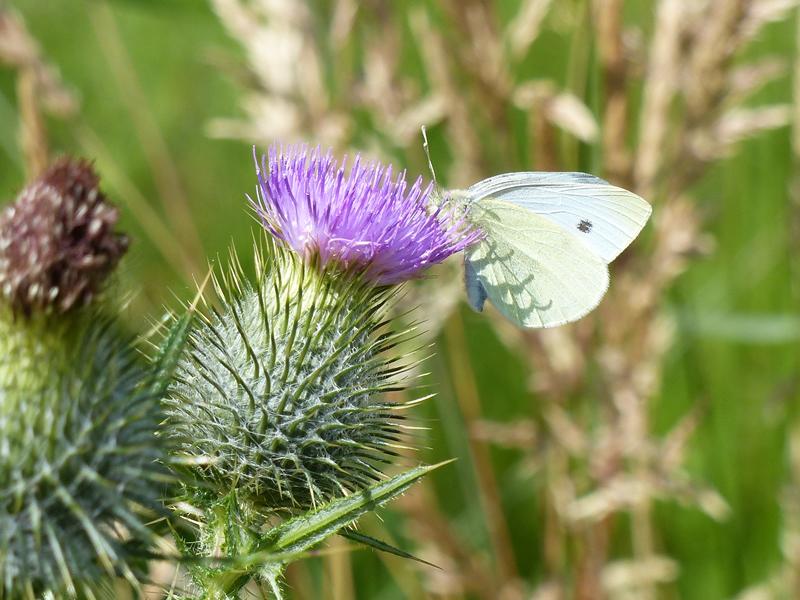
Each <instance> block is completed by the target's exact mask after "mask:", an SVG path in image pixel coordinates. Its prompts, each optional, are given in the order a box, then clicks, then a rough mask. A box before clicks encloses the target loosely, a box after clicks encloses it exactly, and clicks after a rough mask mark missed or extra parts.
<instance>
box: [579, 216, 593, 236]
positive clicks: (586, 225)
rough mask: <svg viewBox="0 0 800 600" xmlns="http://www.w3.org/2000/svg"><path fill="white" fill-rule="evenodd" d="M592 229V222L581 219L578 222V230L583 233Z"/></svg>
mask: <svg viewBox="0 0 800 600" xmlns="http://www.w3.org/2000/svg"><path fill="white" fill-rule="evenodd" d="M591 230H592V222H591V221H587V220H586V219H583V220H582V221H581V222H580V223H578V231H582V232H583V233H589V232H590V231H591Z"/></svg>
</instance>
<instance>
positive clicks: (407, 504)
mask: <svg viewBox="0 0 800 600" xmlns="http://www.w3.org/2000/svg"><path fill="white" fill-rule="evenodd" d="M780 4H781V3H771V4H770V3H768V2H755V1H752V2H737V1H736V0H726V1H721V0H715V1H710V2H708V3H705V4H703V3H694V2H689V1H688V0H686V1H681V0H665V1H662V2H655V1H650V0H647V1H641V2H639V1H638V0H637V1H629V2H616V1H611V2H607V3H604V2H602V1H601V2H595V3H590V2H588V1H586V0H558V1H557V2H552V3H551V2H541V1H540V2H536V1H533V2H530V1H524V2H523V1H520V0H507V1H505V0H504V1H497V2H481V1H476V0H468V1H464V2H459V1H456V0H442V1H441V2H440V1H437V0H397V1H391V0H385V1H381V0H370V1H365V2H337V1H333V0H329V1H320V2H314V1H309V2H301V1H300V0H295V1H292V0H285V1H283V2H282V1H280V0H274V1H271V2H270V1H266V0H264V1H261V2H241V1H234V0H230V1H223V0H219V1H216V2H212V3H206V2H202V1H201V0H116V1H113V2H105V1H99V0H97V1H89V0H74V1H67V0H60V1H59V0H56V1H52V2H50V1H48V2H44V1H40V0H14V1H13V2H11V3H10V5H9V6H12V7H13V8H14V9H15V10H16V11H18V14H19V15H20V16H21V17H22V19H23V20H24V23H25V25H26V26H27V29H28V31H29V33H30V35H31V36H32V38H33V39H35V40H36V42H37V43H38V44H39V46H40V48H41V52H40V53H39V54H38V57H39V58H40V59H41V60H42V61H43V62H44V63H47V64H49V65H52V66H53V67H54V68H56V69H57V70H58V73H60V80H61V81H62V82H63V86H64V89H65V90H66V92H65V93H68V94H71V95H72V98H73V100H74V103H75V104H74V106H72V107H67V108H66V109H64V108H63V107H62V109H60V110H51V109H50V108H48V107H47V106H46V104H47V102H46V101H44V100H42V98H43V97H44V95H43V94H39V93H37V94H35V96H36V97H38V98H39V99H40V100H42V106H40V108H41V109H42V110H43V112H44V114H45V124H46V132H47V139H48V143H49V147H50V152H51V154H52V155H57V154H61V153H67V154H77V155H82V156H86V157H88V158H91V159H93V160H94V161H95V162H96V166H97V168H98V170H99V172H100V173H101V176H102V177H103V179H104V186H105V189H106V191H107V192H108V194H109V196H110V197H111V198H112V199H114V200H115V201H116V202H117V203H118V205H119V206H120V207H121V212H122V227H123V228H124V229H125V230H127V231H129V232H130V233H131V235H132V237H133V240H134V244H133V246H132V250H131V252H130V254H129V256H128V257H127V259H126V262H125V263H124V266H123V269H122V275H121V277H120V279H121V281H120V282H119V285H118V290H119V294H120V297H121V299H122V298H130V306H129V308H128V309H127V312H126V314H127V316H128V319H129V322H130V323H131V327H132V328H134V329H139V330H144V329H146V327H147V324H148V322H149V321H148V320H147V319H152V318H157V317H158V316H159V315H160V314H161V312H162V311H163V307H164V306H165V305H167V306H175V305H176V299H175V296H177V297H178V298H184V299H185V298H187V297H189V296H191V295H192V293H193V290H194V284H193V283H192V281H193V278H194V279H202V277H203V276H204V275H205V272H206V264H207V261H208V260H212V261H213V260H215V257H217V256H224V255H225V253H226V252H227V248H228V247H229V245H230V244H234V245H235V246H236V247H237V248H238V249H239V250H240V254H242V255H244V256H246V255H247V250H248V247H249V244H250V236H251V233H250V232H251V230H252V229H253V226H254V222H253V220H252V218H251V216H250V215H249V214H248V211H247V209H246V202H245V199H244V194H245V193H248V192H251V191H252V190H253V188H254V185H255V178H254V172H253V165H252V156H251V144H252V143H256V144H257V145H258V147H259V149H260V150H261V149H265V148H266V146H267V145H268V144H269V143H271V142H273V141H275V140H276V139H281V140H283V139H288V140H297V139H302V140H307V141H308V142H309V143H311V144H316V143H323V144H330V145H334V146H335V147H336V148H337V151H340V152H342V153H343V152H345V151H346V150H348V149H357V150H362V151H365V152H367V153H369V154H370V155H375V156H379V157H381V158H384V159H386V160H391V161H393V162H394V163H395V164H397V165H399V166H403V167H407V168H408V169H409V171H410V172H411V173H412V174H414V175H416V174H417V173H420V174H427V165H426V162H425V158H424V155H423V153H422V149H421V140H420V136H419V134H418V126H419V125H421V124H427V125H428V126H429V131H430V140H431V146H432V154H433V162H434V165H435V166H436V168H437V175H438V176H439V180H440V183H443V184H445V185H450V186H465V185H469V184H470V183H472V182H474V181H476V180H478V179H480V178H481V177H486V176H489V175H491V174H494V173H498V172H503V171H511V170H531V169H535V168H541V169H559V170H585V171H591V172H595V173H598V174H604V175H605V176H607V177H609V178H610V179H612V180H613V181H617V182H619V183H620V184H622V185H626V187H630V188H633V189H636V190H637V191H640V193H643V194H645V195H646V196H647V199H648V200H650V201H651V202H653V204H654V221H653V224H651V225H650V226H648V228H647V230H646V232H645V234H644V235H643V237H642V239H640V240H639V241H638V242H637V243H636V244H634V248H633V249H632V250H631V252H629V253H627V254H626V255H625V256H624V257H623V259H622V260H620V261H619V263H620V264H619V265H618V266H617V265H615V268H614V269H612V273H613V275H614V277H612V293H611V294H610V295H609V297H607V298H606V300H605V301H604V303H603V306H602V307H601V309H600V310H599V311H598V313H597V314H596V315H594V316H593V317H591V318H590V319H588V320H586V321H585V322H582V323H581V324H578V325H576V326H571V327H568V328H565V330H563V331H561V330H560V331H559V332H545V333H540V332H532V333H525V334H522V333H519V332H515V331H513V330H511V329H509V327H508V326H506V325H504V324H503V323H502V322H501V321H500V319H499V318H498V317H497V316H496V315H491V314H490V315H488V316H484V315H476V314H473V313H471V312H469V311H468V310H466V309H465V308H464V306H463V299H462V295H461V292H460V290H459V282H458V264H457V261H454V263H453V264H451V265H445V266H444V267H442V268H441V269H439V270H437V271H436V276H435V277H431V278H427V279H425V280H423V281H421V282H418V283H416V284H414V285H413V286H411V290H410V292H409V296H410V301H412V302H416V303H417V304H420V305H421V306H422V309H421V310H420V311H419V312H418V316H420V317H421V318H424V319H426V320H428V321H429V323H430V325H429V329H430V335H431V339H432V341H434V342H435V350H436V356H435V357H434V358H432V359H429V360H428V361H427V362H426V364H425V365H424V367H425V368H424V370H425V371H429V372H430V375H428V376H426V377H425V379H424V381H423V383H424V384H425V389H424V390H422V389H420V390H412V392H415V393H418V395H422V394H423V393H425V392H426V391H427V390H429V389H430V390H432V391H435V392H436V393H437V396H436V398H435V399H434V400H431V401H428V402H426V403H424V404H423V405H422V406H421V407H419V408H418V409H417V412H416V415H415V420H416V421H418V422H419V423H418V424H421V425H424V426H426V427H428V428H429V431H427V432H425V433H422V434H420V435H419V437H418V438H417V439H416V440H415V443H416V444H417V445H419V446H421V447H423V449H422V450H421V451H419V452H418V453H416V454H413V455H411V456H410V457H409V458H407V459H406V463H408V464H411V463H413V462H415V461H417V460H423V461H426V462H434V461H439V460H444V459H447V458H451V457H457V458H458V459H459V460H458V461H457V462H456V463H455V464H454V465H452V466H449V467H447V468H446V469H442V470H441V471H439V472H437V473H436V474H435V475H434V476H432V477H431V478H430V480H429V481H427V482H425V483H424V485H423V486H421V487H420V489H419V490H417V491H414V492H412V493H411V494H409V495H408V496H407V497H406V498H403V499H401V500H400V501H399V502H397V503H396V505H395V506H393V507H392V508H391V509H389V510H386V511H382V513H381V516H382V521H380V520H378V519H374V518H370V519H367V520H366V521H365V522H364V529H365V531H367V532H368V533H373V534H375V535H380V536H382V537H384V538H386V539H388V540H391V541H393V542H394V543H395V544H397V545H399V546H400V547H402V548H404V549H408V550H409V551H412V552H415V553H416V554H419V555H420V556H422V557H424V558H426V559H428V560H431V561H433V562H434V563H436V564H438V565H440V566H441V567H442V570H441V571H437V570H434V569H430V568H427V567H425V566H419V565H417V564H415V563H412V562H408V561H403V560H401V559H397V558H394V557H387V556H380V555H376V554H374V553H372V552H371V551H362V550H358V551H353V552H349V551H346V545H345V544H344V543H343V542H334V543H332V544H330V545H329V547H328V549H327V550H325V551H324V553H325V556H323V557H320V558H312V559H309V560H308V561H304V562H302V563H300V564H298V565H295V566H293V568H292V569H291V571H290V574H289V585H290V587H291V588H292V590H293V595H294V597H297V598H331V599H340V598H351V597H352V598H379V599H390V598H392V599H393V598H428V597H430V598H542V599H544V598H605V597H608V598H691V599H703V600H706V599H712V598H733V597H741V598H793V597H800V575H798V573H799V572H800V487H799V484H800V421H798V410H797V402H798V399H799V398H800V397H799V396H798V384H800V378H799V375H800V344H799V342H800V311H798V306H800V305H799V304H798V301H800V292H799V291H798V290H799V288H798V286H800V281H799V280H798V261H800V254H798V240H800V227H799V225H800V203H798V197H800V196H798V194H797V193H796V192H797V189H796V188H797V185H798V182H797V181H796V177H797V170H796V165H797V164H798V160H797V157H796V156H795V154H794V153H793V149H792V148H793V145H792V136H793V120H794V119H793V115H795V114H796V113H797V112H798V110H800V109H799V108H798V102H800V101H799V100H798V99H797V98H796V97H794V95H793V91H792V90H793V76H792V75H793V71H794V64H795V63H796V62H797V58H796V47H795V43H796V40H795V38H796V35H797V32H796V17H795V14H794V8H793V6H792V4H793V3H791V2H787V3H785V4H784V5H782V6H777V5H780ZM2 6H3V5H2V4H0V7H2ZM242 7H244V8H242ZM240 8H241V10H242V11H245V9H246V10H249V11H252V12H237V11H239V9H240ZM670 10H673V11H677V12H680V11H683V13H682V20H681V25H680V27H679V29H680V31H679V34H676V35H674V36H673V37H672V38H670V28H674V27H675V26H674V24H671V23H673V22H672V21H670V18H671V17H670V15H671V14H673V13H670V12H669V11H670ZM525 11H528V12H527V13H526V12H525ZM537 11H539V12H537ZM759 11H761V12H760V13H759ZM770 11H772V12H770ZM764 14H766V15H767V17H768V18H765V17H764ZM242 15H244V19H242ZM539 15H541V19H540V20H539ZM759 15H761V16H759ZM615 19H616V20H615ZM748 19H749V20H748ZM526 24H527V26H528V29H526V28H525V26H526ZM748 27H749V29H748ZM271 28H272V29H271ZM281 28H282V29H281ZM515 32H516V33H515ZM292 36H294V37H292ZM659 36H661V37H659ZM715 36H716V37H715ZM260 38H263V40H260ZM8 39H10V38H7V39H6V41H7V40H8ZM670 39H672V43H673V46H672V47H673V54H672V55H670V54H669V52H666V53H665V54H664V56H662V59H663V60H662V62H658V60H656V59H657V58H658V56H659V55H658V52H659V48H662V50H663V47H664V45H668V44H669V41H670ZM658 40H661V41H662V42H663V44H662V46H659V45H658V44H657V43H656V42H657V41H658ZM2 45H3V44H2V41H0V48H2ZM437 50H438V52H437ZM6 53H7V55H8V48H6ZM11 55H13V52H11ZM618 55H619V56H618ZM0 56H2V52H0ZM615 56H616V57H617V58H618V60H617V59H615ZM437 57H438V58H437ZM619 57H621V58H619ZM437 60H440V61H441V62H437ZM770 61H772V62H770ZM5 62H6V67H4V68H3V69H2V70H0V132H2V135H1V136H0V156H1V157H2V158H0V198H3V199H9V200H10V199H11V198H13V196H14V195H15V193H16V191H17V190H19V189H20V187H21V186H22V185H23V183H24V181H25V177H26V175H25V164H26V159H25V153H24V152H23V149H22V146H21V145H20V142H19V132H20V113H21V112H24V111H22V110H21V109H22V108H23V107H22V103H24V102H25V98H24V95H22V94H21V92H20V88H21V86H20V79H21V75H20V74H21V72H22V71H23V70H24V68H27V67H24V66H23V67H20V65H19V64H13V61H12V60H11V59H8V58H6V59H5ZM748 68H749V69H750V70H748ZM669 69H672V71H670V70H669ZM759 69H760V70H759ZM312 75H313V76H314V77H316V79H314V77H312ZM284 76H285V77H284ZM309 78H310V79H311V80H309ZM718 80H719V81H718ZM530 82H534V83H533V85H525V84H527V83H530ZM659 82H661V83H663V84H664V85H666V86H667V87H669V85H672V91H671V93H670V94H669V95H668V97H667V102H666V106H665V107H663V106H662V108H661V109H660V111H659V110H657V107H655V108H654V105H653V104H648V98H651V99H652V98H653V97H654V95H655V96H657V95H658V94H659V93H660V92H659V89H658V85H657V84H658V83H659ZM59 85H61V84H59ZM315 86H316V87H315ZM315 90H316V91H315ZM576 103H577V104H576ZM615 103H616V104H615ZM285 105H289V106H290V107H294V109H296V110H294V112H292V110H288V109H287V108H286V106H285ZM614 106H617V107H621V108H619V110H620V113H619V114H621V115H622V117H621V122H622V123H623V124H624V127H621V126H619V122H620V121H616V120H615V114H617V113H615V112H614V110H616V109H614ZM765 106H769V107H771V108H770V110H772V112H769V111H766V112H765V111H762V110H761V109H762V108H763V107H765ZM287 111H288V112H287ZM648 111H650V112H648ZM737 111H738V112H737ZM220 118H224V119H228V121H222V122H221V121H220V120H219V119H220ZM587 118H588V119H589V122H588V124H587V122H586V121H587ZM230 119H237V120H238V121H239V123H238V124H236V123H235V124H231V123H230ZM270 119H272V120H270ZM648 119H649V120H648ZM659 125H660V126H661V129H663V130H664V132H663V133H662V134H661V137H659V136H658V134H657V132H658V129H659ZM794 126H796V125H794ZM654 132H656V133H654ZM615 134H618V137H619V139H616V140H615V139H614V137H615ZM647 136H655V138H648V137H647ZM245 138H246V139H245ZM653 139H656V141H655V142H654V141H653ZM654 149H655V150H656V152H655V153H654V152H653V151H654ZM648 152H649V153H650V154H649V155H648ZM615 153H616V157H615ZM646 155H647V156H654V157H655V159H654V160H658V161H660V164H659V165H658V168H657V169H655V172H656V174H655V175H652V174H651V175H650V176H649V177H648V175H647V173H648V171H647V166H646V165H644V161H645V158H644V157H645V156H646ZM612 159H613V160H612ZM617 159H618V162H615V161H616V160H617ZM643 173H644V175H643ZM626 398H632V400H630V402H628V403H627V404H626V402H627V401H626ZM626 436H631V439H630V442H631V443H630V444H627V443H626ZM795 455H796V456H795ZM581 499H587V500H589V502H587V503H583V504H581V503H580V502H579V501H580V500H581ZM582 510H585V511H588V512H585V513H582V514H584V515H585V516H583V517H581V516H576V515H577V514H579V513H581V511H582Z"/></svg>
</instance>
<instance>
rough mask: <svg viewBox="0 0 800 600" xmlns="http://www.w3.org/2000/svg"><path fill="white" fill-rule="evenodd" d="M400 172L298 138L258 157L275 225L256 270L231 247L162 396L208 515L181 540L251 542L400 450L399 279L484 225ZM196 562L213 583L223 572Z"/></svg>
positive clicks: (358, 480) (206, 547) (263, 202)
mask: <svg viewBox="0 0 800 600" xmlns="http://www.w3.org/2000/svg"><path fill="white" fill-rule="evenodd" d="M391 173H392V172H391V169H390V168H386V167H383V166H381V165H378V164H372V165H370V166H367V167H364V166H362V163H361V161H360V159H358V158H356V160H355V163H354V165H353V167H352V169H351V170H350V173H349V174H345V170H344V163H343V164H342V165H340V166H337V165H336V164H335V163H334V161H333V159H332V157H331V154H330V153H328V154H325V155H323V154H322V153H321V152H320V151H319V150H315V151H312V152H308V151H306V150H303V149H297V148H293V149H290V150H289V151H288V153H287V154H285V155H282V154H279V153H278V152H277V151H276V150H274V149H273V150H272V151H271V153H270V159H269V172H267V165H266V161H262V165H261V168H257V175H258V179H259V188H258V194H257V199H256V200H251V203H252V205H253V206H254V208H255V209H256V212H257V214H258V215H259V217H260V218H261V220H262V223H263V225H264V228H265V230H266V232H267V235H266V236H265V241H264V243H263V244H262V245H261V247H260V248H257V250H256V253H255V265H256V266H255V271H256V273H255V277H252V278H248V277H246V276H245V275H244V274H243V272H242V269H241V267H240V266H239V261H238V259H237V258H236V256H235V255H233V256H232V260H231V266H230V268H229V269H228V271H227V272H226V273H225V274H222V275H219V276H218V277H217V278H216V279H215V288H216V292H217V296H218V297H219V299H220V300H221V302H220V305H219V308H213V309H212V311H211V314H210V315H208V316H206V317H204V318H203V319H202V320H201V321H200V322H199V323H197V325H196V326H195V328H194V330H193V332H192V333H191V335H190V339H189V349H188V352H187V353H186V354H185V356H184V358H183V359H182V361H181V363H180V365H179V368H178V370H177V377H176V381H175V383H174V385H173V386H172V387H171V389H170V394H169V396H168V398H167V399H166V401H165V405H166V408H167V412H168V415H169V417H168V420H167V423H166V429H165V431H167V432H169V433H170V435H172V436H173V438H174V443H175V444H176V446H177V447H178V448H179V450H180V452H181V453H182V455H183V456H184V458H185V459H186V463H187V464H188V465H189V467H188V469H189V471H190V472H191V474H192V476H193V477H194V478H195V481H197V482H198V483H199V485H198V486H194V487H192V486H188V487H187V488H186V490H185V493H186V498H185V500H187V501H188V502H189V503H190V504H191V505H193V506H195V508H196V509H198V510H199V511H200V513H201V514H202V515H203V516H202V517H198V516H197V514H194V519H195V520H199V522H200V530H199V533H198V536H197V538H196V539H195V540H193V541H192V540H184V548H185V550H186V551H187V552H189V553H192V554H195V555H197V556H227V557H236V556H241V555H242V554H247V553H253V552H257V551H259V550H261V549H263V540H264V539H265V527H266V523H267V522H268V519H269V516H270V515H272V514H274V513H275V512H276V511H284V512H285V511H290V512H297V511H301V510H312V511H313V509H314V508H315V507H319V506H320V505H323V504H325V503H330V502H332V501H333V500H334V499H335V498H337V497H343V496H347V495H349V494H353V493H356V492H358V491H360V490H364V489H366V488H368V487H369V486H370V485H373V484H375V483H376V482H380V481H382V480H383V479H384V478H385V475H384V467H385V465H386V464H388V463H391V462H393V460H394V459H395V457H396V456H397V452H396V448H397V447H398V445H399V444H400V443H401V441H402V428H403V427H402V418H401V415H400V414H399V411H398V409H402V408H405V407H406V406H408V405H407V404H395V403H391V402H389V401H387V400H386V399H385V398H384V397H383V393H385V392H387V391H389V390H395V389H400V388H402V386H403V381H402V379H403V376H404V373H405V371H406V370H407V369H408V368H409V367H410V366H411V365H406V364H404V362H403V360H402V358H401V357H398V356H392V353H391V351H392V349H393V348H394V347H395V346H396V345H397V344H398V343H399V342H400V341H401V340H403V339H405V338H407V337H408V333H409V332H408V331H407V330H403V329H400V330H394V329H393V328H392V322H391V319H390V318H389V317H388V316H387V312H388V309H389V307H390V305H391V301H392V298H393V297H394V296H395V294H396V293H397V290H398V288H397V286H393V285H391V284H396V283H399V282H402V281H404V280H406V279H409V278H411V277H414V276H417V275H418V274H419V273H420V272H421V271H422V270H423V269H424V268H425V267H427V266H429V265H431V264H433V263H436V262H439V261H441V260H444V259H445V258H446V257H447V256H450V255H451V254H453V253H455V252H457V251H459V250H461V249H463V247H464V246H465V245H466V244H468V243H470V241H471V240H473V239H474V238H475V235H476V234H474V233H472V232H469V231H465V228H464V225H463V223H462V222H460V221H458V220H455V219H452V218H451V215H449V214H447V213H445V212H442V210H435V209H430V208H429V206H428V196H429V194H430V192H431V190H430V188H424V189H423V188H422V186H421V182H420V180H417V182H416V183H415V184H414V185H413V186H411V188H410V189H408V187H407V184H406V182H405V178H404V176H403V175H401V176H400V177H398V178H393V177H392V174H391ZM329 505H330V504H327V505H326V506H329ZM268 537H269V536H268V535H267V538H268ZM190 542H193V543H190ZM194 574H195V578H196V580H197V581H198V583H199V585H200V587H201V588H203V589H204V590H205V592H206V593H207V594H208V593H209V590H211V589H212V588H213V587H214V585H216V584H212V583H210V580H209V577H208V576H209V574H210V573H209V572H208V571H207V570H204V568H202V567H200V568H195V569H194ZM211 575H213V573H211ZM239 583H240V584H241V581H240V582H239ZM235 588H236V586H233V587H231V586H227V585H223V586H222V588H221V589H222V590H223V591H224V593H225V594H234V593H235ZM274 589H277V588H274ZM226 597H227V596H226Z"/></svg>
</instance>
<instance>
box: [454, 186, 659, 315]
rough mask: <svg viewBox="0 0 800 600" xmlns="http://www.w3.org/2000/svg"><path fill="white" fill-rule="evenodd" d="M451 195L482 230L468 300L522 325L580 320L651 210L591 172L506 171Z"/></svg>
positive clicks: (468, 274)
mask: <svg viewBox="0 0 800 600" xmlns="http://www.w3.org/2000/svg"><path fill="white" fill-rule="evenodd" d="M450 198H451V199H455V200H457V201H458V200H460V201H462V202H465V205H466V209H467V218H468V219H469V220H470V221H471V222H472V223H473V224H474V225H475V226H477V227H479V228H480V229H481V230H482V231H483V232H484V238H483V239H482V240H481V241H479V242H477V243H476V244H474V245H472V246H470V247H469V248H468V249H467V250H466V252H465V256H464V276H465V281H466V287H467V296H468V298H469V303H470V305H471V306H472V307H473V308H474V309H475V310H477V311H481V310H483V305H484V303H485V301H486V300H487V299H488V300H490V301H491V302H492V304H494V305H495V306H496V307H497V309H498V310H499V311H500V312H501V313H502V314H503V315H504V316H505V317H506V318H508V319H509V320H511V321H512V322H514V323H516V324H517V325H519V326H521V327H554V326H556V325H562V324H564V323H569V322H571V321H575V320H577V319H580V318H581V317H583V316H584V315H586V314H587V313H588V312H590V311H591V310H592V309H594V308H595V307H596V306H597V305H598V304H599V303H600V300H601V299H602V298H603V295H604V294H605V293H606V290H607V289H608V281H609V276H608V263H610V262H611V261H612V260H614V259H615V258H616V257H617V256H618V255H619V253H620V252H622V251H623V250H624V249H625V248H627V247H628V245H629V244H630V243H631V242H632V241H633V240H634V239H635V238H636V236H637V235H639V232H640V231H641V230H642V228H643V227H644V225H645V223H646V222H647V219H648V218H649V217H650V213H651V212H652V209H651V207H650V205H649V204H648V203H647V202H645V201H644V200H643V199H642V198H640V197H639V196H637V195H636V194H633V193H631V192H628V191H627V190H624V189H622V188H618V187H615V186H613V185H611V184H610V183H608V182H607V181H605V180H603V179H600V178H599V177H595V176H593V175H587V174H586V173H548V172H530V173H506V174H503V175H496V176H494V177H490V178H489V179H484V180H483V181H481V182H478V183H476V184H475V185H473V186H472V187H470V188H469V189H468V190H466V191H463V192H453V193H452V194H451V196H450Z"/></svg>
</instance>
